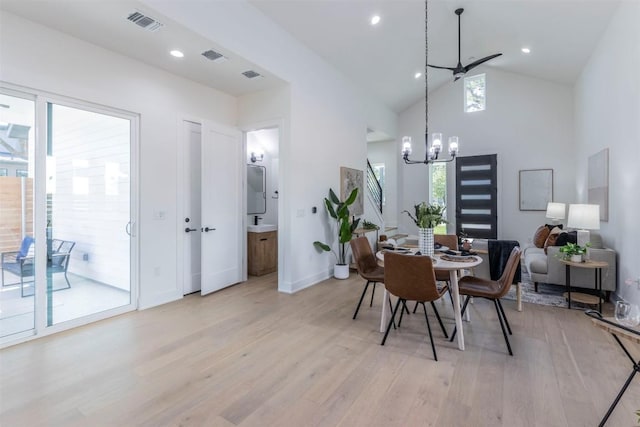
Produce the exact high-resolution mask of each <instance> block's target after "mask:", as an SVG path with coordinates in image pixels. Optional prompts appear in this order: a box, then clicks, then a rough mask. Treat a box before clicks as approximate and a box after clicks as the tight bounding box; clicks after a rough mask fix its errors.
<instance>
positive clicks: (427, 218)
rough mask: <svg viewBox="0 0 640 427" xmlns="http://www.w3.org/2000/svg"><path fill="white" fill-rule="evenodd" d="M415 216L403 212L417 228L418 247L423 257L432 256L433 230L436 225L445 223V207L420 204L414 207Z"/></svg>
mask: <svg viewBox="0 0 640 427" xmlns="http://www.w3.org/2000/svg"><path fill="white" fill-rule="evenodd" d="M413 208H414V212H415V216H414V215H411V212H409V211H406V210H405V211H403V212H404V213H406V214H407V215H409V218H411V219H412V220H413V222H415V224H416V225H417V226H418V231H419V235H418V247H419V249H420V252H422V254H423V255H431V256H433V229H434V227H437V226H438V225H440V224H442V223H445V224H446V222H447V221H445V220H444V211H445V209H446V206H442V205H439V204H437V203H432V204H427V202H422V203H419V204H417V205H415V206H414V207H413Z"/></svg>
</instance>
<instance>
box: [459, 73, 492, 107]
mask: <svg viewBox="0 0 640 427" xmlns="http://www.w3.org/2000/svg"><path fill="white" fill-rule="evenodd" d="M486 108H487V84H486V79H485V75H484V74H478V75H475V76H470V77H465V78H464V111H465V112H467V113H473V112H474V111H484V110H485V109H486Z"/></svg>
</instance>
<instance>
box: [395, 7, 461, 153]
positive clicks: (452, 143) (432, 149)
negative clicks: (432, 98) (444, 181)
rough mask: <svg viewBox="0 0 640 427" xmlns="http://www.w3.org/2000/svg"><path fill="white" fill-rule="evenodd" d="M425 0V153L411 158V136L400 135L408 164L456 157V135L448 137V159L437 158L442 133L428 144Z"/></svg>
mask: <svg viewBox="0 0 640 427" xmlns="http://www.w3.org/2000/svg"><path fill="white" fill-rule="evenodd" d="M427 3H428V2H427V1H425V2H424V145H425V154H424V160H411V159H409V156H410V155H411V137H410V136H404V137H402V159H403V160H404V162H405V163H406V164H408V165H415V164H419V163H422V164H425V165H428V164H429V163H442V162H451V161H453V160H454V159H455V158H456V155H457V154H458V137H457V136H450V137H449V158H448V159H439V158H438V157H439V156H440V153H441V152H442V134H441V133H434V134H432V135H431V146H429V79H428V70H429V67H428V66H427V63H428V61H427V59H428V54H429V44H428V42H427V40H428V37H427V27H428V26H427V17H428V14H427Z"/></svg>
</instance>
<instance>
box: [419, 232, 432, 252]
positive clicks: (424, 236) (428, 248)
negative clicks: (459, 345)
mask: <svg viewBox="0 0 640 427" xmlns="http://www.w3.org/2000/svg"><path fill="white" fill-rule="evenodd" d="M433 245H434V241H433V228H419V229H418V249H420V253H422V255H429V256H433Z"/></svg>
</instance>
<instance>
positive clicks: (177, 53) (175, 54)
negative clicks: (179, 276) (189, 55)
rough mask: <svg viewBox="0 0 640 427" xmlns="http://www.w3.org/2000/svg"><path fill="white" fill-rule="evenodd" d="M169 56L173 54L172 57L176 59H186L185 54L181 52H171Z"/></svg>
mask: <svg viewBox="0 0 640 427" xmlns="http://www.w3.org/2000/svg"><path fill="white" fill-rule="evenodd" d="M169 54H171V56H173V57H175V58H183V57H184V53H182V52H180V51H179V50H176V49H174V50H172V51H171V52H169Z"/></svg>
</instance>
